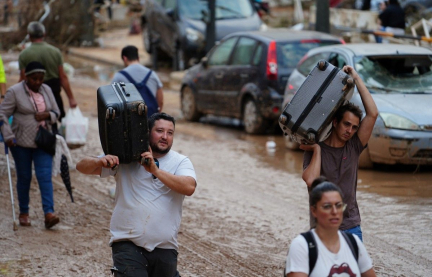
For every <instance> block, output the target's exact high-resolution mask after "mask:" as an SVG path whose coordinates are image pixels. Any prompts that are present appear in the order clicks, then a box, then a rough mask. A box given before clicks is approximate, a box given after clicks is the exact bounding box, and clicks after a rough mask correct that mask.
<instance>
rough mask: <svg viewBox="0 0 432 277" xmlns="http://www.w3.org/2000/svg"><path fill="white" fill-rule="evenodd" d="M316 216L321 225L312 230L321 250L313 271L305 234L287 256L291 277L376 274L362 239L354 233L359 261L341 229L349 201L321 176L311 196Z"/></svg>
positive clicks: (286, 272) (287, 268)
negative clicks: (343, 199)
mask: <svg viewBox="0 0 432 277" xmlns="http://www.w3.org/2000/svg"><path fill="white" fill-rule="evenodd" d="M309 202H310V206H311V211H312V215H313V216H314V217H315V218H316V220H317V227H316V228H315V229H312V230H311V233H312V235H313V238H314V239H315V244H316V246H317V250H318V257H317V260H316V263H315V266H314V267H313V269H312V270H311V272H309V270H310V269H309V247H308V243H307V241H306V239H305V237H304V236H302V235H299V236H297V237H296V238H295V239H294V240H293V241H292V243H291V246H290V249H289V251H288V256H287V259H286V269H285V275H286V276H287V277H306V276H311V277H318V276H319V277H323V276H324V277H327V276H328V277H333V276H349V277H360V276H361V277H375V276H376V275H375V271H374V269H373V265H372V260H371V259H370V257H369V255H368V253H367V251H366V248H365V247H364V245H363V243H362V242H361V241H360V239H359V238H358V237H357V236H356V235H354V238H355V241H356V242H357V246H358V260H356V258H355V257H354V254H353V250H351V248H350V246H349V244H348V243H349V242H348V240H347V239H345V237H344V236H343V235H342V233H341V231H339V226H340V225H341V223H342V218H343V211H344V210H345V207H346V204H344V203H343V202H342V192H341V190H340V188H339V187H337V186H336V185H334V184H333V183H330V182H327V181H324V182H322V179H319V178H318V179H317V180H316V181H315V182H314V183H313V184H312V190H311V192H310V195H309Z"/></svg>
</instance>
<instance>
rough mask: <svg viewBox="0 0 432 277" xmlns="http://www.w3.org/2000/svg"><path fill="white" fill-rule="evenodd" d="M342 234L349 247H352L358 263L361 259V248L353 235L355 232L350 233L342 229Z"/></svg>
mask: <svg viewBox="0 0 432 277" xmlns="http://www.w3.org/2000/svg"><path fill="white" fill-rule="evenodd" d="M341 233H342V236H343V237H344V238H345V240H346V241H347V243H348V246H349V248H350V249H351V252H352V253H353V255H354V258H355V259H356V261H357V263H358V259H359V248H358V245H357V241H356V239H355V237H354V236H353V234H350V233H346V232H344V231H341Z"/></svg>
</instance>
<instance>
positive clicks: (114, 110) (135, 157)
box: [97, 83, 149, 164]
mask: <svg viewBox="0 0 432 277" xmlns="http://www.w3.org/2000/svg"><path fill="white" fill-rule="evenodd" d="M97 105H98V123H99V137H100V141H101V144H102V149H103V151H104V153H105V155H108V154H110V155H115V156H118V157H119V160H120V163H123V164H126V163H130V162H132V161H140V159H141V153H143V152H145V151H148V146H149V131H148V125H147V107H146V106H145V103H144V100H143V99H142V97H141V95H140V93H139V92H138V90H137V89H136V88H135V86H134V85H133V84H130V83H126V84H125V83H114V84H112V85H107V86H101V87H99V88H98V90H97Z"/></svg>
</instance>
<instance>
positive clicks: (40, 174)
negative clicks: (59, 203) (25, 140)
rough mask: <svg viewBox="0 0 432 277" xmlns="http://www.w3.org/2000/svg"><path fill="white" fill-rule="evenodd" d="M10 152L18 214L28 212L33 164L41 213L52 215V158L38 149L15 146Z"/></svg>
mask: <svg viewBox="0 0 432 277" xmlns="http://www.w3.org/2000/svg"><path fill="white" fill-rule="evenodd" d="M10 150H11V152H12V156H13V158H14V160H15V169H16V173H17V192H18V202H19V208H20V213H28V212H29V202H30V183H31V179H32V162H33V163H34V168H35V172H36V178H37V181H38V183H39V190H40V193H41V197H42V207H43V211H44V213H45V214H47V213H53V212H54V196H53V185H52V180H51V173H52V159H53V158H52V156H51V155H50V154H48V153H46V152H45V151H44V150H42V149H39V148H27V147H21V146H15V147H11V148H10Z"/></svg>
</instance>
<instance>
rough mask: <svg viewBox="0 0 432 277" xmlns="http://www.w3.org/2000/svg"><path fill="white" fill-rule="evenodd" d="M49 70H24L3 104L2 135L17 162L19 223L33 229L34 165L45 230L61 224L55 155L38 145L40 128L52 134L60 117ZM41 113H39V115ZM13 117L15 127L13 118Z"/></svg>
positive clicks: (37, 65)
mask: <svg viewBox="0 0 432 277" xmlns="http://www.w3.org/2000/svg"><path fill="white" fill-rule="evenodd" d="M44 77H45V68H44V66H43V65H42V64H41V63H39V62H30V63H29V64H28V65H27V66H26V68H25V70H24V80H23V81H21V82H19V83H17V84H15V85H13V86H11V87H10V88H9V89H8V90H7V93H6V97H5V99H4V101H3V102H2V104H1V105H0V120H1V121H3V125H2V127H1V132H2V134H3V137H4V141H5V143H6V144H7V146H9V147H10V149H11V152H12V156H13V158H14V160H15V168H16V175H17V192H18V201H19V209H20V215H19V223H20V225H21V226H30V225H31V221H30V217H29V209H30V208H29V203H30V183H31V179H32V163H33V165H34V169H35V173H36V178H37V181H38V184H39V189H40V193H41V197H42V206H43V211H44V214H45V228H47V229H49V228H51V227H53V226H54V225H56V224H57V223H59V221H60V219H59V218H58V217H57V216H56V215H55V214H54V196H53V185H52V180H51V173H52V160H53V157H52V156H51V154H49V153H47V152H45V151H44V150H42V149H41V148H38V147H37V145H36V143H35V138H36V134H37V132H38V128H39V126H42V127H43V128H45V129H46V130H48V131H49V132H52V124H54V123H56V122H57V118H58V116H59V114H60V111H59V108H58V107H57V103H56V101H55V98H54V95H53V93H52V91H51V89H50V87H49V86H47V85H46V84H44V83H43V80H44ZM38 111H39V112H38ZM11 115H13V118H14V119H13V123H12V126H10V125H9V121H8V119H9V117H10V116H11Z"/></svg>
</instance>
